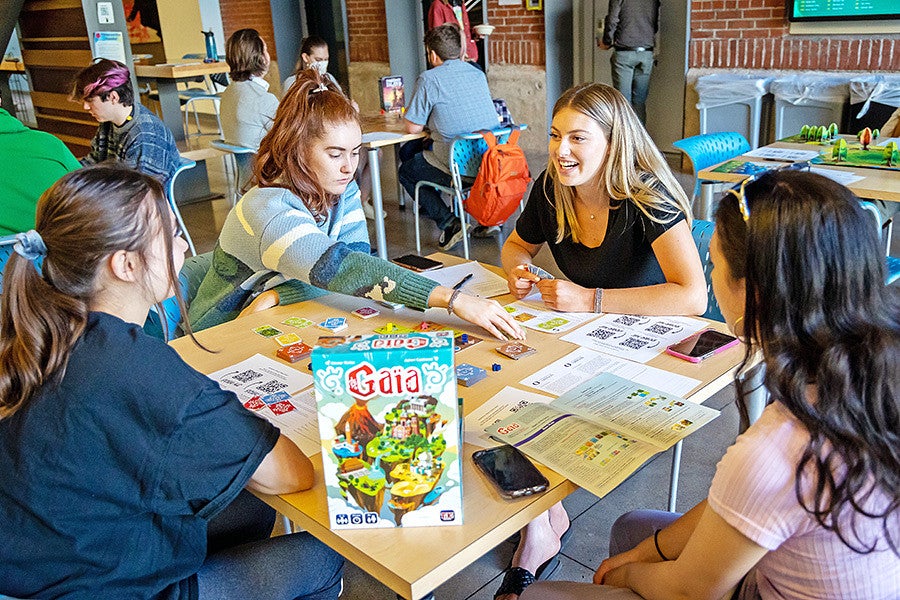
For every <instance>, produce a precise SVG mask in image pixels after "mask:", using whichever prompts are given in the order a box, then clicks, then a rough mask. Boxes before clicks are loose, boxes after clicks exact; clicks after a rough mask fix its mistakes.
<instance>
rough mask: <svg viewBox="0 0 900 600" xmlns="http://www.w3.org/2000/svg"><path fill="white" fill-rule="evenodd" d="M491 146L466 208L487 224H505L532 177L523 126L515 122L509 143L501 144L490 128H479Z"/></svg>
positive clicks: (482, 163) (487, 225) (485, 154)
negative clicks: (524, 149) (524, 148)
mask: <svg viewBox="0 0 900 600" xmlns="http://www.w3.org/2000/svg"><path fill="white" fill-rule="evenodd" d="M478 133H480V134H481V135H482V136H483V137H484V139H485V141H486V142H487V145H488V149H487V151H486V152H485V153H484V155H483V156H482V157H481V168H480V169H478V176H477V177H476V178H475V183H473V184H472V189H471V190H470V191H469V197H468V199H467V200H466V204H465V206H466V212H467V213H469V214H470V215H472V216H473V217H475V219H476V220H477V221H478V222H479V223H480V224H481V225H484V226H486V227H490V226H492V225H502V224H503V223H505V222H506V220H507V219H508V218H509V216H510V215H511V214H513V213H514V212H515V210H516V208H517V207H518V206H519V202H521V200H522V198H523V197H524V196H525V190H526V189H527V188H528V182H529V181H531V173H529V171H528V162H527V161H526V160H525V153H524V152H522V148H520V147H519V144H518V141H519V133H520V131H519V128H518V127H515V126H513V128H512V133H510V134H509V139H508V140H507V142H506V143H505V144H498V143H497V138H496V136H494V134H493V133H491V132H490V131H479V132H478Z"/></svg>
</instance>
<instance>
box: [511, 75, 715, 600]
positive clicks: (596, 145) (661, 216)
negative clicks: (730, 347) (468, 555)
mask: <svg viewBox="0 0 900 600" xmlns="http://www.w3.org/2000/svg"><path fill="white" fill-rule="evenodd" d="M549 153H550V157H549V163H548V165H547V170H546V171H545V172H544V173H542V174H541V176H540V177H538V179H537V181H536V182H535V184H534V187H533V188H532V191H531V195H530V197H529V198H528V203H527V204H526V206H525V210H524V212H523V213H522V215H521V216H520V217H519V220H518V221H517V222H516V228H515V231H513V232H512V234H510V236H509V238H508V239H507V240H506V243H505V244H504V246H503V251H502V260H503V267H504V269H505V270H506V272H507V274H508V283H509V290H510V292H511V293H512V294H514V295H515V296H516V297H517V298H523V297H525V296H526V295H528V294H529V293H531V291H532V289H533V287H535V286H536V287H537V289H538V291H539V292H540V294H541V297H542V298H543V300H544V303H546V304H547V306H549V307H551V308H554V309H557V310H562V311H568V312H601V310H602V311H603V312H614V313H639V314H645V315H698V314H702V313H703V312H704V311H705V310H706V282H705V279H704V277H703V267H702V265H701V263H700V257H699V255H698V253H697V248H696V246H695V245H694V242H693V239H692V238H691V228H690V207H689V204H688V199H687V197H686V196H685V194H684V192H683V191H682V189H681V187H680V186H679V185H678V182H676V181H675V177H674V176H673V175H672V172H671V171H670V170H669V167H668V165H666V162H665V160H664V159H663V157H662V155H660V153H659V150H657V149H656V147H655V146H654V145H653V141H652V140H651V139H650V136H649V135H648V134H647V132H646V130H645V129H644V127H643V125H641V122H640V121H639V120H638V117H637V115H636V114H635V112H634V110H633V109H632V108H631V106H630V105H629V104H628V102H627V101H626V100H625V98H624V97H623V96H622V94H621V93H620V92H618V91H617V90H615V89H614V88H612V87H609V86H607V85H603V84H599V83H594V84H586V85H581V86H576V87H573V88H571V89H569V90H568V91H566V92H565V93H564V94H563V95H562V97H560V99H559V100H558V101H557V102H556V105H555V106H554V107H553V122H552V126H551V128H550V143H549ZM544 244H546V245H547V246H549V248H550V251H551V252H552V254H553V257H554V258H555V259H556V263H557V266H558V267H559V269H560V271H562V273H563V274H564V275H565V276H566V279H542V278H540V277H538V276H537V275H535V274H533V273H531V272H529V270H528V266H529V265H531V261H532V259H533V258H534V256H535V255H536V254H537V253H538V251H539V250H540V249H541V247H542V246H544ZM568 527H569V518H568V515H566V511H565V509H564V508H563V506H562V504H557V505H555V506H554V507H552V508H551V509H550V510H549V511H548V512H547V513H545V514H544V515H542V516H540V517H538V518H537V519H535V520H534V521H532V522H531V523H529V525H528V526H527V527H526V528H525V529H524V530H523V531H522V539H521V542H520V544H519V548H518V549H517V550H516V553H515V555H514V556H513V561H512V565H511V567H510V569H508V570H507V573H506V575H505V577H504V580H503V584H502V585H501V586H500V589H499V590H498V591H497V594H496V596H495V598H501V599H502V600H511V599H512V598H515V597H516V596H517V595H518V594H521V593H522V590H524V589H525V587H527V586H528V585H529V584H530V583H531V582H533V581H534V579H535V577H537V578H541V577H542V576H549V574H550V572H551V571H552V566H553V564H554V562H553V559H554V557H555V555H556V554H557V553H558V552H559V549H560V547H561V541H560V538H561V537H562V535H563V534H564V533H565V532H566V531H567V530H568Z"/></svg>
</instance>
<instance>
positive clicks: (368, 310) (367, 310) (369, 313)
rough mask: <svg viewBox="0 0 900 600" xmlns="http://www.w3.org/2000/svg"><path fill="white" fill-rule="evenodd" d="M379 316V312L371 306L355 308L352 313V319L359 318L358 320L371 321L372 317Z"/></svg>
mask: <svg viewBox="0 0 900 600" xmlns="http://www.w3.org/2000/svg"><path fill="white" fill-rule="evenodd" d="M380 314H381V311H378V310H375V309H374V308H372V307H371V306H363V307H362V308H357V309H356V310H354V311H353V316H354V317H359V318H360V319H371V318H372V317H377V316H378V315H380Z"/></svg>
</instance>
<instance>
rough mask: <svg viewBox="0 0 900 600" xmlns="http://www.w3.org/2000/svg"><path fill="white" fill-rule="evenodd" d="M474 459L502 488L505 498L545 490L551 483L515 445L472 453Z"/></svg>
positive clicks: (501, 493)
mask: <svg viewBox="0 0 900 600" xmlns="http://www.w3.org/2000/svg"><path fill="white" fill-rule="evenodd" d="M472 460H474V461H475V464H476V465H478V468H480V469H481V470H482V471H483V472H484V474H485V475H487V476H488V477H490V478H491V479H492V480H493V481H494V483H496V484H497V487H498V488H499V489H500V495H501V496H503V497H504V498H518V497H520V496H528V495H530V494H536V493H538V492H543V491H544V490H546V489H547V486H548V485H550V482H549V481H547V478H546V477H544V476H543V475H541V472H540V471H538V470H537V467H535V466H534V465H533V464H532V463H531V461H530V460H528V458H527V457H526V456H525V455H524V454H522V453H521V452H520V451H519V450H518V449H517V448H514V447H513V446H509V445H504V446H497V447H496V448H489V449H487V450H478V451H477V452H474V453H473V454H472Z"/></svg>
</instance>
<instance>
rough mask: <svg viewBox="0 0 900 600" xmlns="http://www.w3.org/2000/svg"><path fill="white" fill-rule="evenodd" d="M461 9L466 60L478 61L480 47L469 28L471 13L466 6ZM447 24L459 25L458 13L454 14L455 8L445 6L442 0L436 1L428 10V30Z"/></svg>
mask: <svg viewBox="0 0 900 600" xmlns="http://www.w3.org/2000/svg"><path fill="white" fill-rule="evenodd" d="M460 8H461V9H462V19H463V24H462V30H463V36H465V38H466V60H472V61H477V60H478V46H476V45H475V40H473V39H472V28H471V27H470V26H469V13H468V12H467V11H466V5H465V4H462V5H461V6H460ZM447 23H454V24H456V25H459V21H458V20H457V18H456V13H454V12H453V7H452V6H448V5H447V4H444V3H443V2H442V1H441V0H434V2H432V3H431V7H430V8H429V9H428V29H434V28H435V27H440V26H441V25H446V24H447Z"/></svg>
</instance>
